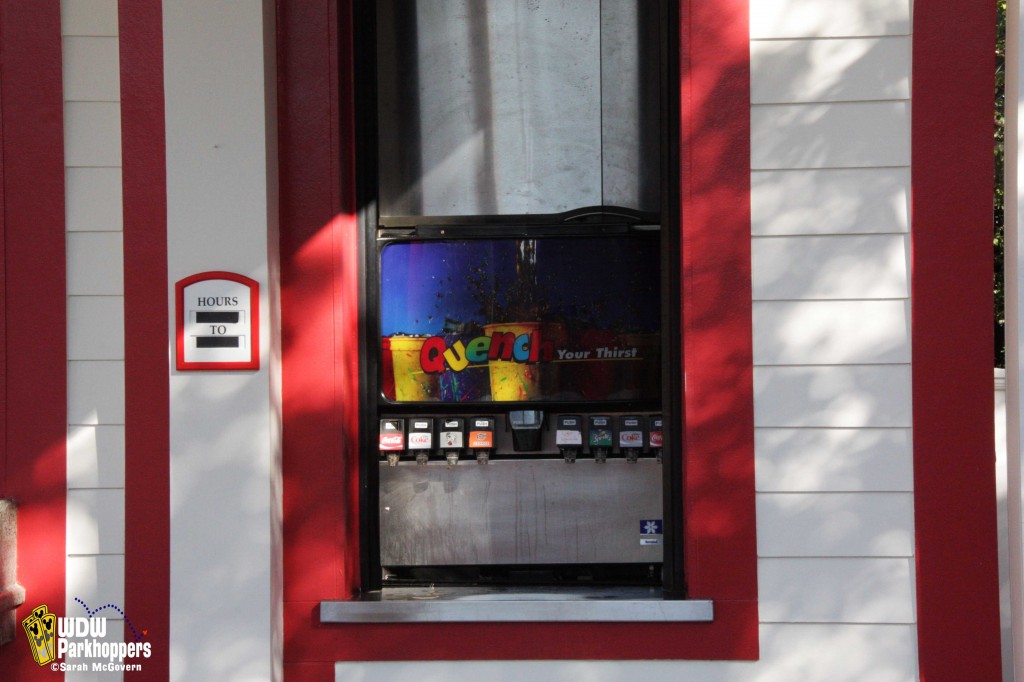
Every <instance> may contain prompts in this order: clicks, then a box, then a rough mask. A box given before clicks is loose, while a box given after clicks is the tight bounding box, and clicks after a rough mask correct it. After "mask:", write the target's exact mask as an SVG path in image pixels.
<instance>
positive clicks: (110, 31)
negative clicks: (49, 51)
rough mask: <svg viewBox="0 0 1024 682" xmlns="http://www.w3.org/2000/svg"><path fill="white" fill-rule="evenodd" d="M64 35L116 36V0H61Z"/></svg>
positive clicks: (61, 19)
mask: <svg viewBox="0 0 1024 682" xmlns="http://www.w3.org/2000/svg"><path fill="white" fill-rule="evenodd" d="M60 24H61V33H62V34H63V35H64V36H116V35H117V34H118V32H117V0H61V3H60Z"/></svg>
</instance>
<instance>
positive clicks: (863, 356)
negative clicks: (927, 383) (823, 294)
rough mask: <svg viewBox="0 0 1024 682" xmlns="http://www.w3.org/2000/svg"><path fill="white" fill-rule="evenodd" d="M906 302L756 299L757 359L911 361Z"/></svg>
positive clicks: (788, 362) (817, 362)
mask: <svg viewBox="0 0 1024 682" xmlns="http://www.w3.org/2000/svg"><path fill="white" fill-rule="evenodd" d="M909 306H910V304H909V302H908V301H906V300H883V301H876V300H867V301H761V302H757V303H754V311H753V313H754V363H755V364H758V365H801V364H804V365H839V364H857V363H861V364H864V363H867V364H880V363H907V362H910V310H909Z"/></svg>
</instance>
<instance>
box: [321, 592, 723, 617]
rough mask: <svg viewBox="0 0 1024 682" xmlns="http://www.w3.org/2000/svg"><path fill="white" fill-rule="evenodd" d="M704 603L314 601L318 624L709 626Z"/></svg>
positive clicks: (644, 598) (383, 597)
mask: <svg viewBox="0 0 1024 682" xmlns="http://www.w3.org/2000/svg"><path fill="white" fill-rule="evenodd" d="M713 618H714V607H713V604H712V602H711V600H709V599H688V600H675V599H664V598H662V593H661V591H660V590H658V589H652V588H647V587H612V588H590V587H583V588H564V587H550V588H545V587H529V588H494V587H487V588H484V587H389V588H385V589H383V590H381V591H379V592H372V593H368V594H365V595H363V596H362V597H361V598H359V599H355V600H352V601H322V602H320V622H321V623H443V622H533V621H550V622H555V621H562V622H658V621H661V622H669V621H671V622H710V621H712V620H713Z"/></svg>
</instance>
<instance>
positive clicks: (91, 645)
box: [21, 599, 152, 672]
mask: <svg viewBox="0 0 1024 682" xmlns="http://www.w3.org/2000/svg"><path fill="white" fill-rule="evenodd" d="M75 601H76V602H78V603H79V604H81V605H82V607H83V608H84V609H85V612H86V614H87V617H85V618H82V617H69V618H59V617H57V616H56V615H55V614H52V613H50V610H49V608H48V607H47V606H46V605H45V604H43V605H40V606H37V607H36V608H34V609H33V610H32V613H31V614H29V616H28V617H27V618H25V619H24V620H22V621H21V625H22V627H23V628H24V629H25V635H26V637H28V643H29V649H30V651H31V652H32V658H33V659H34V660H35V662H36V663H37V664H38V665H40V666H46V665H48V666H49V667H50V670H53V671H56V672H72V671H74V672H84V671H89V672H112V671H121V672H125V671H137V670H141V669H142V665H141V663H139V662H138V659H142V658H149V657H150V656H152V646H151V644H150V643H149V642H146V641H143V638H144V637H145V636H146V634H147V633H148V631H147V630H142V631H141V633H140V632H137V631H136V630H135V628H134V627H133V626H132V624H131V621H130V620H129V619H128V618H127V617H125V615H124V611H122V610H121V609H120V608H119V607H117V606H115V605H114V604H106V605H104V606H102V607H100V608H98V609H92V610H90V609H89V607H88V606H87V605H86V604H85V602H83V601H82V600H81V599H76V600H75ZM106 609H113V610H115V611H117V612H118V614H119V615H120V616H121V620H122V622H123V623H124V626H125V628H126V630H127V631H131V633H132V637H133V639H134V641H131V642H124V641H110V640H109V639H108V638H107V619H106V618H105V617H102V616H97V615H96V614H97V613H99V612H101V611H104V610H106Z"/></svg>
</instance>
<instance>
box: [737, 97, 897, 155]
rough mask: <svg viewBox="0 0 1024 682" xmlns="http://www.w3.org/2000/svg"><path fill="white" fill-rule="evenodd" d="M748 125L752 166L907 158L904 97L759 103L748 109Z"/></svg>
mask: <svg viewBox="0 0 1024 682" xmlns="http://www.w3.org/2000/svg"><path fill="white" fill-rule="evenodd" d="M750 127H751V150H750V155H751V164H752V167H753V168H754V169H755V170H759V169H783V168H849V167H865V166H906V165H908V164H909V163H910V106H909V103H907V102H904V101H892V102H840V103H825V104H763V105H760V106H755V107H753V108H752V109H751V120H750Z"/></svg>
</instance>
